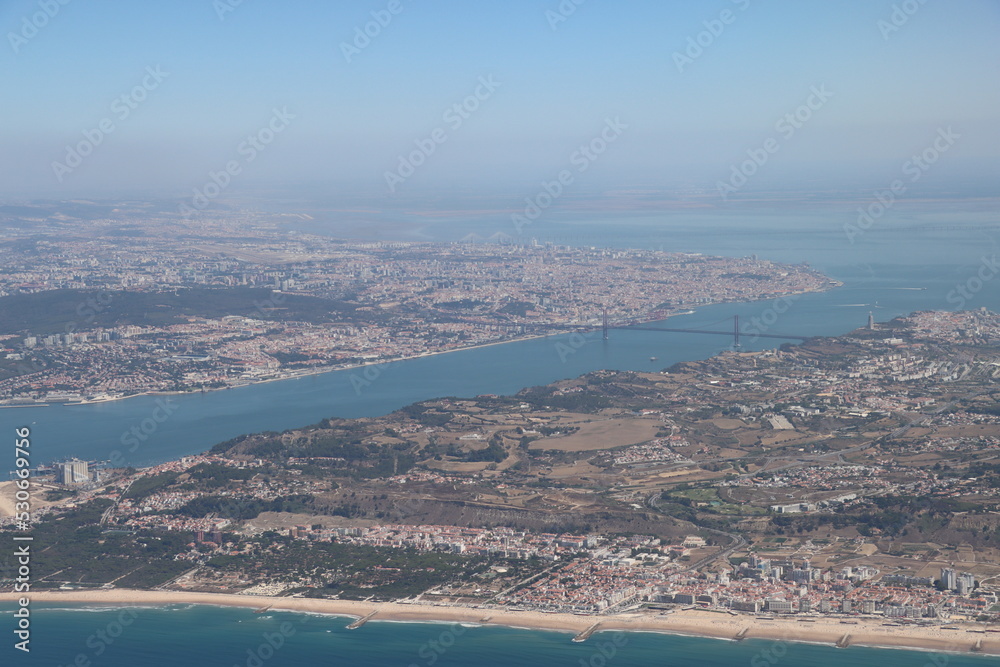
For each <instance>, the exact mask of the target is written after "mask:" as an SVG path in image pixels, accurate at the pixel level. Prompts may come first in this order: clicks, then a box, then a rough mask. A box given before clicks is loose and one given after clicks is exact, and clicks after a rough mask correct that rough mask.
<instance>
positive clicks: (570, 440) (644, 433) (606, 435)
mask: <svg viewBox="0 0 1000 667" xmlns="http://www.w3.org/2000/svg"><path fill="white" fill-rule="evenodd" d="M579 428H580V430H579V431H577V432H576V433H574V434H572V435H566V436H556V437H549V438H541V439H539V440H536V441H534V442H533V443H531V449H555V450H559V451H562V452H588V451H594V450H598V449H610V448H612V447H621V446H623V445H634V444H637V443H640V442H645V441H647V440H652V439H653V437H654V436H655V435H656V432H657V431H659V430H660V422H659V421H657V420H652V419H607V420H603V421H598V422H591V423H589V424H580V427H579Z"/></svg>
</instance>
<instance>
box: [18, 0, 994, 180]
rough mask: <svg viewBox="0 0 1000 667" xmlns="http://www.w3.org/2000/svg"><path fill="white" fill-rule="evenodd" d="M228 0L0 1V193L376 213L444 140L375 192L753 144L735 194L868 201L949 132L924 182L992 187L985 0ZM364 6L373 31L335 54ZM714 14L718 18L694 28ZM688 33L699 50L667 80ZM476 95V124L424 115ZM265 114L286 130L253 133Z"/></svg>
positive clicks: (725, 152)
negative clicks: (268, 200)
mask: <svg viewBox="0 0 1000 667" xmlns="http://www.w3.org/2000/svg"><path fill="white" fill-rule="evenodd" d="M236 1H237V0H218V1H217V2H213V1H212V0H171V1H170V2H137V1H135V0H101V1H99V2H85V1H84V0H69V1H68V2H67V4H65V5H62V4H59V2H58V0H42V1H41V2H39V0H33V1H29V0H8V1H5V2H0V26H2V28H3V33H4V36H5V38H4V42H5V44H4V45H3V46H2V47H0V52H2V55H0V66H2V72H3V82H4V86H3V89H4V92H5V95H4V100H5V104H4V109H3V116H4V122H3V123H2V124H0V133H2V137H0V146H2V158H0V181H2V183H3V185H2V186H0V195H2V196H5V197H8V198H10V197H21V196H24V197H29V196H39V195H41V196H81V195H83V196H87V195H96V194H100V193H103V192H107V191H109V190H115V189H117V190H121V191H123V192H124V191H127V190H130V189H145V190H149V191H156V192H164V193H167V192H174V193H179V194H185V193H190V192H191V188H194V187H199V186H203V185H204V184H205V183H206V179H207V178H208V173H209V171H210V170H212V171H218V170H221V169H224V168H225V165H226V163H227V162H229V161H235V162H236V163H237V164H238V166H239V171H240V173H239V174H238V175H237V176H235V177H234V181H235V182H236V183H243V184H247V183H255V182H267V181H304V180H307V181H310V182H320V183H329V184H330V187H331V191H334V192H335V191H337V190H338V189H346V190H352V191H371V192H373V193H379V192H381V193H385V194H388V192H389V189H390V188H389V184H388V183H387V178H386V172H387V171H388V172H396V174H397V175H399V174H400V173H405V172H406V169H403V172H399V171H397V170H398V168H399V166H400V164H399V156H401V155H403V156H405V155H408V154H409V153H411V152H412V151H414V150H417V146H416V145H415V143H414V142H415V141H417V140H425V141H424V144H425V145H427V142H426V140H427V139H428V138H429V137H431V136H432V132H433V131H434V130H435V129H436V128H440V130H441V132H439V134H438V137H439V138H441V137H446V141H444V143H442V144H439V145H435V151H434V154H433V155H430V156H428V157H426V159H425V160H423V164H422V165H420V166H419V167H418V168H416V169H415V170H414V173H413V174H412V176H407V177H405V178H402V180H401V181H397V182H395V183H394V184H393V186H394V187H395V189H396V191H397V192H398V193H402V194H413V193H419V192H421V191H422V190H424V189H427V188H441V187H447V186H449V185H451V184H456V185H461V186H463V187H472V188H481V189H483V190H484V191H491V192H501V191H508V190H509V191H511V192H516V193H521V192H525V193H530V192H532V191H533V188H534V189H537V188H538V184H539V182H540V181H541V180H543V179H549V180H550V179H553V178H556V177H557V175H558V174H559V172H560V171H561V170H570V171H571V173H572V174H573V178H574V183H575V185H576V187H594V188H600V187H621V186H626V185H639V186H653V187H664V188H674V187H690V188H695V189H698V188H701V189H705V190H709V191H711V190H714V189H716V188H717V184H718V182H719V181H728V179H730V177H731V173H732V166H733V165H739V164H740V163H741V162H742V161H744V160H746V159H748V155H747V151H748V150H751V151H754V150H757V151H758V153H757V154H758V155H761V154H760V153H759V150H760V149H762V147H764V146H765V144H766V142H767V140H768V139H773V140H774V143H772V144H771V147H772V148H773V147H774V146H775V145H776V146H777V149H776V150H775V151H774V152H773V153H771V154H768V156H767V161H766V163H765V164H763V165H761V166H760V167H759V168H758V170H757V173H756V174H755V175H754V177H753V178H751V179H749V180H750V181H751V183H750V185H748V186H747V187H762V186H764V185H773V184H776V183H781V182H787V183H792V184H809V183H815V184H817V186H818V187H819V186H820V184H822V186H829V187H837V186H838V185H839V184H841V183H844V182H850V183H859V182H860V183H861V184H862V185H864V186H868V185H869V184H870V186H871V187H877V186H879V185H881V184H886V185H887V184H888V183H889V182H890V181H891V180H892V179H894V178H897V177H899V176H900V174H901V173H902V170H903V169H904V165H905V163H906V161H907V160H908V159H909V157H910V156H911V155H912V154H914V153H917V152H920V151H923V150H924V149H925V148H928V147H930V146H932V145H933V142H934V141H935V138H936V136H937V132H938V130H939V129H940V128H947V127H949V126H950V127H952V128H953V132H954V133H956V134H958V135H960V138H958V139H957V140H954V141H951V143H949V144H948V146H947V148H948V150H947V152H946V153H944V154H942V155H941V158H940V162H939V163H938V164H935V165H933V168H932V169H928V170H927V171H928V173H927V174H926V178H925V179H924V183H933V182H934V181H935V179H937V180H939V181H940V182H942V183H943V182H945V181H946V180H947V179H948V178H949V177H950V178H952V179H954V178H955V176H957V175H960V174H965V173H975V172H976V170H978V171H979V173H986V171H987V170H990V169H992V170H993V172H992V178H993V180H994V182H995V180H996V179H995V177H996V173H997V172H996V165H997V164H998V159H1000V129H998V123H997V117H998V110H1000V85H998V83H1000V81H998V79H1000V69H998V66H1000V39H998V38H997V36H998V35H1000V2H998V1H997V0H947V1H945V0H926V1H925V2H923V3H921V2H919V0H908V1H907V2H898V1H897V2H893V1H890V0H837V1H836V2H831V1H829V0H784V1H782V0H770V1H764V0H740V1H739V2H735V1H733V0H704V1H693V0H692V1H685V2H681V1H670V0H649V1H638V0H637V1H632V2H629V1H616V2H611V1H610V0H585V1H583V2H582V3H581V4H579V5H576V4H575V3H573V1H572V0H564V1H563V2H562V6H563V7H564V8H567V7H571V8H574V9H575V11H573V12H572V14H570V15H568V16H562V15H560V14H559V11H560V2H559V0H548V1H527V0H503V1H501V0H495V1H492V2H487V1H485V0H479V1H474V0H465V1H459V0H399V3H398V8H401V10H400V11H398V13H396V14H394V15H392V14H389V13H388V11H387V8H388V7H390V5H393V4H394V3H391V2H390V1H389V0H358V1H356V2H331V1H311V2H308V1H297V0H289V1H286V2H275V1H272V2H266V1H265V0H243V2H242V3H240V4H238V5H236V6H234V7H230V8H231V9H232V11H225V12H223V11H222V10H223V9H224V8H226V7H229V5H233V4H234V3H235V2H236ZM47 4H48V5H51V6H49V13H54V16H52V17H51V18H50V17H48V16H44V14H39V13H40V12H44V7H45V6H46V5H47ZM894 5H895V6H896V7H897V8H898V9H897V10H896V16H895V21H896V24H893V13H894ZM54 7H58V11H55V10H54V9H53V8H54ZM906 10H909V11H910V14H907V13H906ZM372 12H376V13H378V12H383V14H382V18H383V21H384V19H385V16H391V22H389V23H388V25H386V26H385V27H379V30H378V34H377V35H376V36H375V37H372V38H370V43H368V44H367V46H365V45H364V42H363V41H361V42H358V44H360V45H362V46H363V48H360V49H357V51H354V52H352V53H350V54H349V58H348V57H345V54H344V48H343V44H344V43H347V44H352V45H353V43H354V40H355V37H356V29H361V30H364V28H365V25H366V24H367V23H370V22H372V21H373V20H374V19H373V16H372ZM723 12H730V13H729V14H723ZM566 13H567V14H568V13H569V12H566ZM220 14H221V16H222V18H220ZM36 15H37V16H36ZM33 16H34V23H37V24H43V25H42V27H40V28H38V29H37V30H36V31H33V28H34V26H31V25H30V24H31V23H32V21H33V18H32V17H33ZM720 16H722V17H723V18H724V19H726V20H728V21H729V22H728V23H723V22H721V21H719V22H717V23H715V24H714V25H713V24H712V22H713V21H717V20H718V19H719V18H720ZM555 17H558V19H563V18H565V20H558V21H557V19H556V18H555ZM904 18H905V21H904V20H903V19H904ZM43 19H44V20H43ZM25 21H27V22H28V24H29V25H28V26H27V27H26V23H25ZM880 21H882V22H883V23H882V24H881V25H880ZM705 22H709V24H710V27H714V28H715V30H716V32H718V33H719V34H717V35H712V34H710V32H708V31H709V29H710V28H709V27H706V25H705ZM720 27H721V28H722V29H721V30H719V28H720ZM889 27H891V31H890V28H889ZM897 28H898V29H897ZM369 30H370V32H375V30H374V29H373V26H369ZM699 33H703V34H701V35H700V40H701V42H702V43H703V44H704V46H702V47H700V48H701V52H700V53H699V52H698V51H697V50H692V51H690V52H689V55H692V56H694V57H692V58H691V59H690V61H684V62H681V63H680V66H678V59H677V56H675V54H676V53H681V54H684V53H685V51H686V50H687V49H688V47H689V44H690V42H689V39H691V40H695V41H697V40H698V39H699ZM685 57H687V56H685ZM348 60H350V62H348ZM147 68H152V69H153V70H154V71H155V70H156V68H159V70H160V71H162V72H165V73H167V76H166V77H165V78H162V80H161V81H157V80H156V79H154V78H152V77H150V75H148V74H147V72H148V70H147ZM481 77H482V78H483V79H485V80H492V81H495V82H497V83H499V86H498V87H496V88H495V90H490V89H487V88H485V87H483V86H482V85H481V84H480V83H479V82H480V78H481ZM144 78H145V82H146V85H147V88H149V89H150V90H141V91H140V92H139V95H138V97H145V99H144V100H142V101H135V100H133V101H132V106H134V107H135V108H134V109H128V111H129V113H128V116H127V117H124V118H123V117H122V116H123V114H124V111H123V110H124V109H126V108H127V107H126V106H125V104H124V103H123V102H121V101H119V102H117V103H116V102H115V100H116V99H117V98H120V97H121V96H122V95H126V96H128V95H130V94H131V91H132V90H133V89H134V88H135V87H136V86H141V85H142V84H143V82H144ZM491 78H492V79H491ZM823 86H825V90H827V91H829V92H830V93H832V96H831V97H829V98H828V99H826V100H825V101H821V100H820V99H819V98H816V97H814V98H813V99H812V102H813V105H814V107H816V108H815V109H814V110H811V111H810V112H809V114H807V115H810V117H809V119H808V120H807V121H805V122H803V123H801V126H800V127H793V128H792V129H793V130H794V132H792V131H789V129H788V128H789V125H787V124H786V125H784V126H783V127H779V126H777V125H776V123H778V121H779V120H780V119H781V118H782V117H784V116H785V115H786V114H788V113H794V112H795V111H796V109H797V108H798V107H799V106H800V105H802V104H803V103H805V102H806V101H807V99H808V98H809V96H810V94H811V90H813V89H814V87H815V89H820V88H821V87H823ZM477 87H478V88H479V93H480V96H481V97H482V98H484V99H482V100H476V104H474V105H473V106H476V105H478V109H476V110H475V111H472V112H470V113H468V114H466V115H467V116H468V117H467V118H459V117H458V116H456V115H450V116H446V112H447V111H448V109H449V108H451V107H452V106H453V105H454V104H456V103H460V102H462V100H464V99H465V98H466V97H468V96H469V95H474V94H475V92H476V91H477ZM274 109H278V110H284V109H287V112H288V113H290V114H293V115H294V118H293V119H290V120H280V121H275V120H274V119H273V118H272V115H273V110H274ZM456 118H459V119H460V120H461V124H460V125H458V122H457V121H456ZM104 119H108V120H109V121H110V122H111V123H113V125H114V129H113V131H111V132H110V133H107V134H106V135H105V136H104V137H103V138H102V139H101V141H100V145H96V146H94V148H93V151H92V152H91V153H90V154H89V155H87V156H85V157H83V158H82V159H81V160H80V162H79V164H78V166H75V167H72V168H71V169H69V170H68V171H67V170H65V169H61V168H58V167H54V166H53V163H54V162H59V163H64V164H68V162H67V160H68V159H69V158H68V156H67V146H76V145H77V144H79V143H80V142H81V141H87V139H86V137H85V135H84V134H83V133H84V132H85V131H90V132H91V134H90V136H91V137H96V136H97V135H95V134H94V133H93V130H94V129H95V128H99V126H100V123H101V121H102V120H104ZM607 119H620V122H621V123H623V124H624V125H627V128H625V129H620V130H618V131H617V132H619V134H614V133H613V132H612V133H610V134H608V133H606V135H607V136H606V138H609V137H612V136H613V137H614V141H613V142H612V143H610V144H609V145H608V147H607V150H606V152H605V153H604V154H603V155H600V156H599V157H597V158H596V159H594V160H590V159H589V158H584V162H586V166H587V167H588V168H587V170H586V173H583V172H582V171H580V168H581V166H582V164H583V162H581V160H580V156H579V155H576V156H574V152H575V151H576V150H577V148H578V147H579V146H580V145H581V144H586V143H590V141H591V140H592V139H594V138H596V137H599V136H600V135H601V132H602V130H603V128H605V123H606V120H607ZM268 123H272V124H273V126H274V127H282V128H283V129H281V131H280V132H279V133H276V134H275V136H274V139H273V142H271V143H270V144H267V145H266V146H265V147H264V148H263V150H260V151H256V152H255V154H254V151H251V150H250V149H248V147H247V145H246V144H243V143H242V142H244V141H245V140H246V138H247V136H248V135H251V134H253V135H256V134H257V133H258V132H259V131H260V130H261V129H262V128H265V127H267V125H268ZM263 138H264V139H266V138H268V137H267V132H265V133H264V137H263ZM430 141H432V142H433V140H430ZM95 143H96V142H95ZM598 145H599V142H598ZM941 146H944V144H940V142H939V147H941ZM86 148H87V147H86V146H84V150H86ZM251 154H253V159H250V155H251ZM574 157H575V158H576V160H575V161H574ZM59 178H61V179H62V180H61V181H60V180H59ZM389 180H393V179H389Z"/></svg>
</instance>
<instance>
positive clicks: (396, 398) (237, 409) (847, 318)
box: [0, 210, 1000, 465]
mask: <svg viewBox="0 0 1000 667" xmlns="http://www.w3.org/2000/svg"><path fill="white" fill-rule="evenodd" d="M904 214H905V210H904V211H901V212H900V216H901V217H904V218H905V217H907V216H906V215H904ZM991 216H992V213H990V212H985V211H977V210H967V211H963V212H962V213H961V214H956V213H949V212H947V211H944V212H933V211H932V212H930V213H927V212H924V213H922V214H921V215H920V216H919V219H908V222H909V223H910V224H909V226H910V227H911V229H910V230H909V231H896V228H895V227H894V226H892V225H889V224H886V225H884V228H882V227H878V226H876V227H874V228H872V229H870V230H868V231H867V232H865V233H864V234H862V235H861V236H859V237H856V238H855V239H854V242H853V243H851V242H850V241H849V240H848V238H847V237H846V235H845V234H844V232H843V230H842V226H841V225H842V221H846V220H850V216H840V217H837V216H831V215H825V216H824V217H823V218H822V219H810V218H808V217H806V218H803V216H781V215H775V214H767V215H765V214H760V215H759V216H753V215H750V216H748V215H741V216H739V217H738V218H736V217H735V216H729V217H727V216H714V217H710V216H698V217H697V218H691V219H687V218H683V217H682V218H679V219H676V220H674V221H673V222H672V223H671V225H669V226H665V225H664V223H663V220H662V218H657V217H650V218H630V219H627V220H609V219H598V220H591V221H589V222H580V221H575V222H574V223H573V224H572V225H568V224H560V223H558V222H549V223H546V224H541V223H540V224H539V225H538V226H537V227H536V228H535V229H532V230H526V231H527V232H529V233H531V232H534V233H537V234H538V238H539V240H541V241H545V240H549V239H551V240H554V241H556V242H561V243H568V244H575V245H587V246H590V245H594V246H605V247H607V246H617V247H633V248H658V249H664V250H669V251H685V252H702V253H706V254H716V255H728V256H746V255H751V254H756V255H758V256H759V257H761V258H764V259H772V260H776V261H782V262H789V263H798V262H808V263H809V264H810V265H811V266H813V267H814V268H816V269H819V270H820V271H822V272H824V273H825V274H826V275H828V276H830V277H831V278H834V279H837V280H839V281H841V282H843V283H844V286H843V287H839V288H835V289H832V290H830V291H827V292H823V293H817V294H808V295H803V296H800V297H797V298H795V299H793V300H791V301H790V302H789V303H788V304H778V305H777V307H776V304H775V303H773V302H769V301H764V302H757V303H743V304H719V305H712V306H707V307H703V308H700V309H698V311H697V312H696V313H694V314H691V315H680V316H677V317H674V318H671V319H670V324H669V326H672V327H683V328H703V329H705V328H708V329H713V330H718V329H727V328H731V327H732V317H733V316H734V315H739V316H740V318H741V322H743V323H744V324H745V326H746V324H747V323H749V322H751V321H752V318H754V317H758V318H761V320H762V321H764V322H769V323H770V326H769V327H768V328H767V330H768V331H769V332H770V333H788V334H792V335H800V336H805V335H838V334H842V333H845V332H847V331H850V330H852V329H855V328H857V327H859V326H863V325H864V324H865V323H866V321H867V318H868V313H869V311H872V312H874V315H875V319H876V320H878V321H886V320H889V319H892V318H894V317H897V316H900V315H905V314H908V313H910V312H913V311H915V310H931V309H949V310H954V309H956V308H957V307H958V306H959V305H960V304H959V303H958V302H957V300H956V299H957V296H956V294H957V293H956V292H954V290H955V289H956V286H958V285H960V284H966V283H967V282H968V281H969V279H970V278H974V277H975V276H976V274H977V272H978V271H979V269H980V267H981V266H982V264H983V261H984V258H987V259H989V258H992V257H993V255H994V253H995V252H996V235H995V233H993V232H990V231H976V230H974V229H970V228H969V226H971V225H981V224H983V223H986V222H991V221H992V219H991ZM913 217H914V218H917V217H918V216H917V214H915V213H914V214H913ZM956 224H960V225H965V226H964V227H960V228H959V229H957V230H956V229H952V228H950V227H949V225H951V226H954V225H956ZM920 225H924V226H927V225H933V227H932V228H931V229H929V230H928V229H924V230H923V231H920V229H919V227H920ZM994 229H995V228H994ZM435 231H436V233H437V234H438V238H441V239H445V240H448V239H450V238H460V237H461V236H463V235H464V234H467V233H469V231H470V228H469V226H463V227H462V228H460V229H451V228H447V227H440V228H436V229H435ZM471 231H477V230H476V228H475V227H473V228H472V229H471ZM478 231H481V232H483V233H484V235H485V233H486V232H488V231H489V229H480V230H478ZM981 285H982V286H981V287H980V288H979V289H978V291H977V292H975V293H974V294H970V296H971V298H969V299H967V300H966V303H965V307H966V308H979V307H987V308H990V309H992V310H1000V289H997V284H995V283H991V282H989V281H987V282H986V283H984V284H981ZM972 286H973V287H976V286H977V283H976V282H975V281H973V283H972ZM949 294H951V296H950V297H949ZM779 311H783V312H780V314H779ZM581 343H582V344H581ZM780 343H781V341H775V340H769V339H763V338H761V339H757V340H754V339H753V337H752V336H750V337H744V339H743V345H744V349H761V348H764V347H773V346H776V345H778V344H780ZM731 345H732V341H731V340H730V339H728V338H726V337H723V336H708V335H694V334H679V333H657V332H646V331H619V330H616V331H612V333H611V336H610V340H608V341H604V340H601V338H600V336H599V335H591V336H587V337H586V338H584V339H581V338H580V337H579V335H577V336H576V338H574V339H572V340H570V338H569V335H560V336H552V337H548V338H543V339H533V340H524V341H518V342H513V343H508V344H504V345H494V346H488V347H482V348H476V349H469V350H462V351H457V352H451V353H448V354H440V355H434V356H429V357H423V358H417V359H412V360H407V361H398V362H393V363H391V364H389V365H387V366H385V367H382V368H380V369H378V370H377V372H376V370H375V369H370V370H369V371H368V375H367V377H366V376H365V375H364V371H363V370H362V369H353V370H344V371H334V372H329V373H324V374H319V375H313V376H309V377H305V378H300V379H295V380H287V381H279V382H268V383H263V384H258V385H252V386H247V387H240V388H237V389H231V390H224V391H216V392H209V393H205V394H194V395H183V396H171V397H169V400H168V398H167V397H155V396H141V397H135V398H131V399H128V400H124V401H114V402H109V403H99V404H91V405H55V406H48V407H30V408H7V409H0V425H2V426H3V428H4V430H5V432H7V433H9V434H11V436H13V429H14V428H15V427H17V426H23V425H30V426H31V428H32V435H33V447H34V462H35V463H44V462H48V461H52V460H55V459H59V458H63V457H68V456H78V457H80V458H84V459H90V460H106V459H113V460H115V461H118V460H123V461H127V462H128V463H131V464H134V465H145V464H149V463H153V462H159V461H164V460H169V459H172V458H177V457H179V456H184V455H188V454H194V453H198V452H202V451H205V450H206V449H208V448H210V447H211V446H212V445H214V444H216V443H218V442H221V441H223V440H226V439H229V438H232V437H234V436H236V435H239V434H241V433H248V432H255V431H263V430H273V431H278V430H282V429H286V428H291V427H296V426H303V425H307V424H312V423H316V422H318V421H319V420H321V419H323V418H326V417H334V416H336V417H360V416H373V415H381V414H386V413H388V412H391V411H392V410H395V409H397V408H399V407H401V406H403V405H407V404H409V403H412V402H414V401H418V400H422V399H428V398H433V397H440V396H475V395H477V394H486V393H495V394H508V393H513V392H516V391H518V390H519V389H521V388H523V387H527V386H533V385H539V384H545V383H548V382H552V381H554V380H558V379H561V378H568V377H575V376H577V375H580V374H583V373H587V372H590V371H594V370H598V369H632V370H658V369H661V368H664V367H667V366H669V365H671V364H673V363H674V362H677V361H685V360H694V359H704V358H707V357H709V356H712V355H714V354H717V353H718V352H720V351H722V350H724V349H728V348H729V347H730V346H731ZM651 357H656V360H655V361H651V360H650V358H651ZM352 376H353V377H354V378H355V381H354V382H352ZM359 379H360V380H364V381H363V382H358V380H359ZM136 432H137V433H138V434H139V435H138V437H135V436H134V435H131V433H136Z"/></svg>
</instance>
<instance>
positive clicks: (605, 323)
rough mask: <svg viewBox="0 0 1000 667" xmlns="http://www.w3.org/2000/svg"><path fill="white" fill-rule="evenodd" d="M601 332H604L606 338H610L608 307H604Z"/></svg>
mask: <svg viewBox="0 0 1000 667" xmlns="http://www.w3.org/2000/svg"><path fill="white" fill-rule="evenodd" d="M601 333H603V334H604V340H607V339H608V309H607V308H605V309H604V316H603V319H602V321H601Z"/></svg>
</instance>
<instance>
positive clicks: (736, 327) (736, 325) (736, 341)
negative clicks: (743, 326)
mask: <svg viewBox="0 0 1000 667" xmlns="http://www.w3.org/2000/svg"><path fill="white" fill-rule="evenodd" d="M733 347H735V348H736V349H739V347H740V316H739V315H736V316H735V317H734V318H733Z"/></svg>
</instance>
